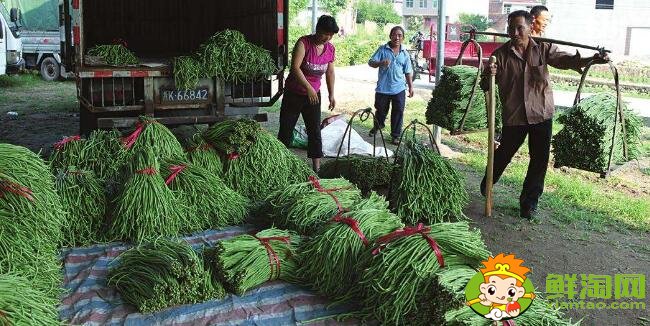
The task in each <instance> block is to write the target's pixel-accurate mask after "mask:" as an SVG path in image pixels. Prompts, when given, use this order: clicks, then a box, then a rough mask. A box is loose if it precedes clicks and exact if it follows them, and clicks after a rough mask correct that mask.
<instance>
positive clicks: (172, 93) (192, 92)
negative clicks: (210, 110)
mask: <svg viewBox="0 0 650 326" xmlns="http://www.w3.org/2000/svg"><path fill="white" fill-rule="evenodd" d="M207 100H208V89H207V88H199V89H187V90H182V89H175V90H163V91H162V94H161V101H162V102H192V101H207Z"/></svg>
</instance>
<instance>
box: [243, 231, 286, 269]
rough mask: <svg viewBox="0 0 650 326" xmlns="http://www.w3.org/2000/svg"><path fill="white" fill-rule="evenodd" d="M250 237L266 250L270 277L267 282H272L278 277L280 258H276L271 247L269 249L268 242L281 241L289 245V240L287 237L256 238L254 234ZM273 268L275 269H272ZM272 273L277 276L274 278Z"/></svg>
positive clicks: (276, 255)
mask: <svg viewBox="0 0 650 326" xmlns="http://www.w3.org/2000/svg"><path fill="white" fill-rule="evenodd" d="M252 236H253V237H254V238H255V239H257V240H259V242H260V243H261V244H262V245H263V246H264V248H266V254H267V255H268V256H269V266H270V267H271V275H270V276H269V280H274V279H276V278H278V277H280V257H278V254H277V253H276V252H275V250H273V247H271V244H270V243H269V242H271V241H282V242H284V243H286V244H290V243H291V239H290V238H289V237H262V238H260V237H258V236H256V235H254V234H252ZM274 266H275V269H274ZM274 272H275V273H276V274H277V276H276V277H274V275H273V274H274Z"/></svg>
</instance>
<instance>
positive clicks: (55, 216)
mask: <svg viewBox="0 0 650 326" xmlns="http://www.w3.org/2000/svg"><path fill="white" fill-rule="evenodd" d="M0 174H1V176H0V180H2V184H1V187H0V233H2V234H4V235H5V236H0V273H5V272H11V271H15V272H20V273H21V274H22V275H25V276H26V277H28V278H29V279H30V280H32V281H33V282H34V283H33V284H34V285H35V286H36V287H38V288H39V289H41V290H42V291H44V292H45V293H46V295H48V296H50V297H55V298H56V297H58V295H59V293H60V291H61V289H60V284H61V275H60V263H59V260H58V258H57V247H58V246H59V245H61V244H62V242H63V236H62V232H61V231H62V229H63V226H64V223H65V221H66V215H67V212H66V211H65V210H64V209H63V206H62V205H61V198H60V197H59V195H58V194H57V193H56V190H55V188H54V180H53V179H54V178H53V176H52V173H51V172H50V169H49V167H48V166H47V164H46V163H45V162H44V161H43V159H41V158H40V157H39V156H38V155H37V154H35V153H33V152H32V151H30V150H28V149H27V148H24V147H20V146H15V145H11V144H0Z"/></svg>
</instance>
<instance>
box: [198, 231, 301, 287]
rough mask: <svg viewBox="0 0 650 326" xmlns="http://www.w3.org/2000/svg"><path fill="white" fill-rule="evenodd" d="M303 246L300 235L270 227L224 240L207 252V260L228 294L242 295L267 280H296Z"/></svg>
mask: <svg viewBox="0 0 650 326" xmlns="http://www.w3.org/2000/svg"><path fill="white" fill-rule="evenodd" d="M299 244H300V237H299V236H297V235H296V234H294V233H292V232H289V231H285V230H279V229H275V228H270V229H266V230H262V231H259V232H257V233H255V234H254V235H253V234H244V235H240V236H236V237H234V238H231V239H228V240H221V241H219V242H217V243H216V244H215V247H214V248H213V249H208V250H207V252H206V260H207V262H208V265H209V266H210V268H211V269H212V272H213V275H214V276H215V278H217V279H219V280H220V281H222V284H223V285H224V287H226V289H227V290H228V291H230V292H232V293H234V294H237V295H242V294H244V293H245V292H246V291H248V290H250V289H252V288H254V287H256V286H258V285H261V284H263V283H265V282H267V281H273V280H278V279H280V280H285V281H293V280H295V279H296V275H297V269H298V266H297V265H296V262H295V260H294V255H295V254H296V248H297V247H298V245H299Z"/></svg>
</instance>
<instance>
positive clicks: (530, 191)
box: [481, 119, 553, 210]
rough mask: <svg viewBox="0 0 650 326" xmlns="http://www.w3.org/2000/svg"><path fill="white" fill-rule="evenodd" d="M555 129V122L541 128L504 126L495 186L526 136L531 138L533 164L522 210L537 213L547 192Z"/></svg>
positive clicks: (520, 197)
mask: <svg viewBox="0 0 650 326" xmlns="http://www.w3.org/2000/svg"><path fill="white" fill-rule="evenodd" d="M552 127H553V119H549V120H546V121H544V122H541V123H538V124H528V125H523V126H504V127H503V128H502V137H501V145H499V147H498V148H497V150H496V151H495V152H494V170H493V171H494V174H493V176H494V183H497V181H499V178H500V177H501V175H502V174H503V171H504V170H505V169H506V166H508V164H509V163H510V161H511V160H512V157H513V156H514V155H515V153H517V150H519V147H520V146H521V144H522V143H523V142H524V140H525V139H526V136H528V153H529V156H530V162H528V171H527V172H526V179H524V186H523V189H522V190H521V195H520V196H519V204H520V206H521V209H522V210H524V209H529V210H530V209H532V210H535V209H536V208H537V201H538V200H539V197H540V196H541V195H542V192H543V191H544V178H545V177H546V168H547V166H548V159H549V151H550V147H551V132H552ZM484 185H485V177H483V181H482V182H481V187H482V188H481V189H484Z"/></svg>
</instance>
